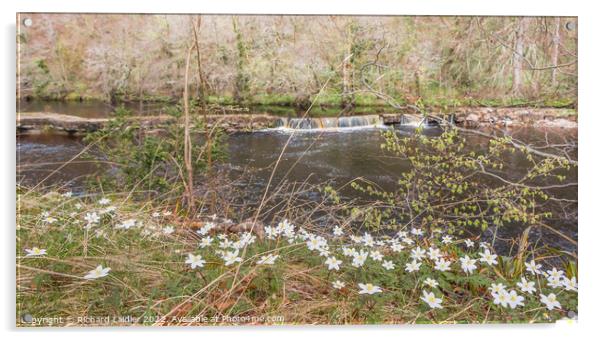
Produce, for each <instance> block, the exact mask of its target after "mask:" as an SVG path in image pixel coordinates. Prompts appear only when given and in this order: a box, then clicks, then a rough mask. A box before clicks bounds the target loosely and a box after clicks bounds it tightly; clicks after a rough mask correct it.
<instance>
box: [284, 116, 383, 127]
mask: <svg viewBox="0 0 602 340" xmlns="http://www.w3.org/2000/svg"><path fill="white" fill-rule="evenodd" d="M382 125H383V124H382V121H381V119H380V116H378V115H365V116H352V117H338V118H337V117H325V118H280V119H279V121H278V122H277V123H276V127H279V128H288V129H296V130H317V129H340V128H358V127H379V126H382Z"/></svg>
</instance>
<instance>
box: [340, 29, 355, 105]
mask: <svg viewBox="0 0 602 340" xmlns="http://www.w3.org/2000/svg"><path fill="white" fill-rule="evenodd" d="M352 35H353V32H352V31H351V23H348V24H347V32H346V36H347V37H346V38H347V39H346V40H347V41H346V46H345V47H346V48H345V55H344V56H343V58H345V59H343V70H342V73H343V74H342V89H341V90H342V100H341V107H342V108H343V109H344V111H346V112H347V111H348V110H350V109H351V108H352V107H353V105H354V103H353V75H352V72H353V69H352V67H353V64H352V59H353V56H352V55H351V54H352V48H353V36H352Z"/></svg>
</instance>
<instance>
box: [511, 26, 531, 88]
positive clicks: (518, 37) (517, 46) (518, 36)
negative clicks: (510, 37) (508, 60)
mask: <svg viewBox="0 0 602 340" xmlns="http://www.w3.org/2000/svg"><path fill="white" fill-rule="evenodd" d="M526 28H527V18H520V19H518V24H517V26H516V30H515V43H514V54H513V56H512V67H513V77H512V92H513V93H514V94H520V93H521V90H522V87H523V79H522V78H523V58H524V54H525V41H524V40H525V31H526Z"/></svg>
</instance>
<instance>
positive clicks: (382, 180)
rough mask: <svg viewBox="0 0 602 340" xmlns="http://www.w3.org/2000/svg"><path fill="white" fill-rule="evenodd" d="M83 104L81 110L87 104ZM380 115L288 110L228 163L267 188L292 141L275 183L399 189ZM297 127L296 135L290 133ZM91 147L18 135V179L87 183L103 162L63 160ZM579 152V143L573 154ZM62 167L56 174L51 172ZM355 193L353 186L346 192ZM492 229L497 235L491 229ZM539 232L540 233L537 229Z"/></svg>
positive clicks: (557, 134)
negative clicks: (310, 115) (292, 114)
mask: <svg viewBox="0 0 602 340" xmlns="http://www.w3.org/2000/svg"><path fill="white" fill-rule="evenodd" d="M80 112H81V111H80ZM377 118H378V116H369V117H346V118H322V119H310V120H307V119H298V118H286V119H283V120H282V122H281V124H280V125H281V127H280V128H276V129H271V130H266V131H260V132H254V133H238V134H234V135H231V136H230V137H229V139H228V148H229V160H228V164H227V165H228V166H229V167H230V168H231V169H232V170H234V171H237V170H242V169H254V170H256V171H255V172H256V175H255V176H256V183H255V186H252V187H249V189H248V190H255V191H258V192H262V190H264V189H263V188H265V184H266V183H267V181H268V178H269V176H270V174H271V171H272V169H273V166H274V164H275V162H276V160H277V159H278V157H279V155H280V152H281V150H282V148H283V147H284V146H285V144H287V142H288V145H287V147H286V149H285V152H284V153H283V155H282V159H281V161H280V163H279V165H278V168H277V171H276V172H275V176H274V179H273V183H278V182H279V181H281V180H283V179H286V180H287V181H292V182H304V181H307V182H309V183H323V182H325V181H329V182H330V183H331V184H332V185H333V186H334V187H340V186H342V185H344V184H346V183H349V182H350V181H352V180H354V179H358V178H363V179H366V180H368V181H372V182H374V183H375V184H376V185H378V186H380V187H381V188H382V189H384V190H389V191H390V190H394V189H395V188H396V183H397V180H398V179H399V178H400V174H401V173H403V172H405V171H407V170H409V166H410V165H409V164H408V162H406V161H403V160H400V159H397V158H391V157H390V155H388V154H386V153H385V152H383V151H382V150H381V147H380V145H381V144H382V143H383V138H382V135H381V133H382V131H383V127H382V126H381V125H380V123H379V121H378V119H377ZM397 132H398V133H399V134H401V135H403V134H411V133H414V129H413V128H412V127H404V126H401V127H397ZM291 133H294V135H293V137H292V138H291V139H290V141H289V137H290V136H291ZM423 133H425V134H427V135H437V134H438V133H440V131H439V129H438V128H429V129H426V130H425V131H424V132H423ZM513 133H514V135H515V136H518V137H519V138H521V139H522V140H524V141H527V142H537V141H542V140H548V141H550V140H562V141H564V140H571V141H574V142H575V143H576V140H577V139H576V138H577V136H576V131H573V130H564V131H563V130H557V131H552V130H538V129H533V128H524V129H517V130H515V131H513ZM467 138H469V145H470V147H471V148H473V149H474V150H479V149H484V148H486V146H487V141H486V140H485V139H484V138H479V137H475V136H467ZM83 148H84V143H83V142H82V140H81V139H80V138H78V137H69V136H64V135H54V134H32V135H20V136H18V137H17V167H18V174H17V181H18V182H20V183H23V184H26V185H28V186H31V185H36V184H38V183H40V181H42V180H44V182H43V184H44V185H50V184H56V183H62V184H65V185H68V186H70V187H71V188H72V189H74V190H75V191H77V190H78V188H81V187H82V183H83V178H84V177H85V176H86V175H89V174H91V173H93V172H94V171H96V169H97V168H96V166H95V165H94V164H93V163H91V162H89V161H85V160H81V159H77V160H76V161H73V162H71V163H70V164H69V165H67V166H64V167H62V168H61V166H62V165H63V164H64V163H65V162H66V161H68V160H70V159H72V158H73V157H74V156H76V155H77V154H78V153H79V152H81V150H82V149H83ZM573 156H576V150H574V155H573ZM509 162H510V163H509V164H508V166H507V168H506V170H505V175H506V176H507V177H509V178H512V177H513V176H519V175H520V174H521V173H523V171H524V169H526V168H527V166H528V163H527V162H526V160H525V159H524V158H522V157H518V156H517V157H515V158H512V159H509ZM56 169H59V170H58V171H56V172H55V173H54V174H53V175H52V176H50V174H51V173H52V172H53V171H55V170H56ZM567 176H568V178H567V180H568V181H573V182H576V181H577V172H576V170H575V171H571V172H569V173H568V174H567ZM343 194H344V195H346V196H347V197H349V198H353V196H354V195H357V193H356V194H354V191H353V190H346V191H344V193H343ZM556 194H557V195H558V196H560V197H562V198H566V199H573V200H576V199H577V188H576V187H570V188H566V189H562V191H560V192H557V193H556ZM569 210H570V211H563V212H562V213H559V214H556V216H557V217H556V218H555V219H553V220H552V221H550V223H551V224H552V225H553V226H554V227H556V228H557V229H558V230H560V231H562V232H563V233H566V234H567V235H569V236H570V237H572V238H574V239H577V216H576V213H577V205H576V204H574V206H571V208H570V209H569ZM521 231H522V230H521V229H518V228H504V230H499V234H498V236H500V237H514V236H517V235H519V234H520V232H521ZM541 233H542V234H541V235H539V236H540V237H543V238H544V239H545V243H547V244H550V245H552V246H556V247H559V248H562V249H565V250H569V251H576V247H574V246H573V245H572V244H571V243H569V242H566V241H565V240H563V239H562V238H559V237H557V236H555V235H553V234H550V233H545V232H543V231H542V232H541ZM490 236H491V235H490ZM536 236H537V235H536Z"/></svg>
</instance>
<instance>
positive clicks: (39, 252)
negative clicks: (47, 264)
mask: <svg viewBox="0 0 602 340" xmlns="http://www.w3.org/2000/svg"><path fill="white" fill-rule="evenodd" d="M25 253H26V254H27V255H25V257H35V256H44V255H46V249H41V248H38V247H33V248H31V249H25Z"/></svg>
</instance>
